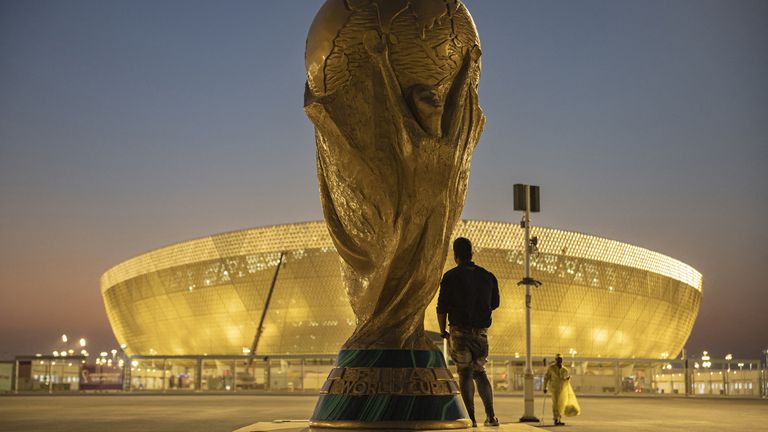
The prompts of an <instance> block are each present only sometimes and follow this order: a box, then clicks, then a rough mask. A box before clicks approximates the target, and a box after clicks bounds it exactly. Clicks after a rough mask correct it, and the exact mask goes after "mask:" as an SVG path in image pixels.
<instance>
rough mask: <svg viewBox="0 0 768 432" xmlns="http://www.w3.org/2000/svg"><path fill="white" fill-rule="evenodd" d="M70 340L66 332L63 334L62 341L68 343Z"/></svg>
mask: <svg viewBox="0 0 768 432" xmlns="http://www.w3.org/2000/svg"><path fill="white" fill-rule="evenodd" d="M68 340H69V339H68V338H67V335H65V334H63V335H61V341H62V342H64V343H67V341H68Z"/></svg>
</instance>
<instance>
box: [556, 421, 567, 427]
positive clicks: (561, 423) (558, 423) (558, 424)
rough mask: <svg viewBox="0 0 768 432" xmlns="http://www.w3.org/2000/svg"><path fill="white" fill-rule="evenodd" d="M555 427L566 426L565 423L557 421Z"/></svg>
mask: <svg viewBox="0 0 768 432" xmlns="http://www.w3.org/2000/svg"><path fill="white" fill-rule="evenodd" d="M555 426H565V423H563V422H561V421H560V420H555Z"/></svg>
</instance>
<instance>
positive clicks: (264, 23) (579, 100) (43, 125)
mask: <svg viewBox="0 0 768 432" xmlns="http://www.w3.org/2000/svg"><path fill="white" fill-rule="evenodd" d="M321 3H322V2H321V1H318V0H313V1H309V0H302V1H300V0H290V1H286V0H284V1H272V2H267V1H245V0H244V1H234V0H226V1H215V2H214V1H180V0H166V1H163V2H155V1H103V0H98V1H97V0H93V1H83V0H70V1H67V2H60V1H52V0H45V1H43V0H24V1H17V0H0V298H2V301H0V357H7V356H10V355H12V354H16V353H20V352H33V351H39V350H41V349H45V347H46V345H47V344H49V342H48V341H49V340H50V343H54V342H55V340H56V339H57V338H58V336H59V334H60V333H61V331H68V332H69V333H71V334H83V335H89V337H91V338H92V339H94V340H95V341H96V343H100V344H102V345H104V347H105V348H107V347H108V345H110V344H112V343H113V342H112V340H111V338H112V336H111V331H110V329H109V326H108V323H107V321H106V316H105V314H104V312H103V305H102V302H101V298H100V294H99V289H98V278H99V276H100V275H101V273H102V272H103V271H104V270H106V269H107V268H109V267H110V266H112V265H114V264H116V263H117V262H119V261H122V260H124V259H126V258H128V257H130V256H133V255H136V254H138V253H141V252H143V251H146V250H149V249H154V248H156V247H158V246H162V245H165V244H168V243H173V242H177V241H182V240H185V239H189V238H192V237H198V236H202V235H206V234H210V233H215V232H221V231H228V230H234V229H240V228H247V227H254V226H260V225H268V224H274V223H285V222H297V221H305V220H318V219H321V218H322V214H321V210H320V205H319V199H318V194H317V180H316V175H315V165H314V142H313V135H312V128H311V124H310V123H309V121H308V120H307V119H306V117H305V116H304V113H303V111H302V97H303V90H304V63H303V51H304V44H305V38H306V32H307V30H308V28H309V24H310V23H311V20H312V18H313V16H314V14H315V12H316V11H317V9H318V8H319V7H320V4H321ZM465 3H466V5H467V6H468V7H469V9H470V11H471V12H472V14H473V16H474V18H475V21H476V23H477V26H478V29H479V32H480V36H481V40H482V44H483V77H482V80H481V84H480V97H481V100H480V101H481V105H482V106H483V108H484V110H485V113H486V115H487V117H488V123H487V126H486V130H485V134H484V135H483V137H482V139H481V141H480V143H479V145H478V147H477V150H476V152H475V156H474V160H473V164H472V176H471V179H470V186H469V193H468V197H467V204H466V207H465V210H464V214H463V217H465V218H476V219H491V220H506V221H517V220H518V218H519V215H517V214H514V212H513V211H512V208H511V207H512V205H511V195H512V184H514V183H521V182H526V183H533V184H539V185H541V187H542V213H540V214H537V215H536V219H535V220H534V222H535V223H537V224H540V225H546V226H551V227H558V228H563V229H569V230H575V231H582V232H588V233H591V234H596V235H600V236H604V237H609V238H614V239H618V240H622V241H626V242H629V243H633V244H637V245H640V246H644V247H647V248H649V249H652V250H656V251H659V252H662V253H665V254H667V255H670V256H672V257H675V258H677V259H680V260H681V261H684V262H686V263H688V264H690V265H692V266H694V267H695V268H696V269H698V270H699V271H701V272H702V273H703V274H704V278H705V288H704V296H703V303H702V308H701V312H700V315H699V318H698V321H697V324H696V326H695V328H694V331H693V334H692V336H691V339H690V340H689V344H688V346H689V351H692V352H697V351H701V350H702V349H708V350H710V351H712V352H714V353H715V354H716V355H718V354H720V355H722V354H724V353H725V352H734V354H737V355H742V356H750V357H756V356H757V355H759V352H760V350H761V349H765V348H768V339H766V337H765V331H764V328H765V318H764V317H765V313H766V312H765V308H766V304H768V294H766V293H767V292H768V290H766V286H765V285H766V284H765V276H764V275H763V273H762V271H761V270H762V266H763V265H765V264H764V263H765V261H766V259H768V228H767V225H766V223H765V221H766V220H768V200H767V199H766V190H767V189H766V186H768V174H766V172H768V170H766V169H765V166H766V165H768V79H766V77H768V50H766V49H765V47H766V46H768V3H766V2H765V1H760V0H756V1H750V0H739V1H728V0H717V1H714V0H674V1H668V0H648V1H642V2H639V1H626V0H619V1H615V0H611V1H609V0H603V1H596V0H585V1H579V2H573V1H565V0H561V1H554V0H526V1H512V0H466V1H465ZM43 317H45V318H46V319H43Z"/></svg>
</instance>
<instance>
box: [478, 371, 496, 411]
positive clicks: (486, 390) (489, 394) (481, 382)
mask: <svg viewBox="0 0 768 432" xmlns="http://www.w3.org/2000/svg"><path fill="white" fill-rule="evenodd" d="M473 378H474V379H475V383H476V384H477V393H478V394H480V399H482V401H483V406H485V415H486V417H487V419H488V420H495V419H496V413H495V412H494V410H493V388H492V387H491V382H490V381H489V380H488V375H487V374H486V373H485V369H481V370H475V371H474V372H473Z"/></svg>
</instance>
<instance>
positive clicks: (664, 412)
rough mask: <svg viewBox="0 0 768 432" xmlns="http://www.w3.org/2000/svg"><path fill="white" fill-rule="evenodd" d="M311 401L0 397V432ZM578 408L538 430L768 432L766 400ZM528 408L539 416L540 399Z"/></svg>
mask: <svg viewBox="0 0 768 432" xmlns="http://www.w3.org/2000/svg"><path fill="white" fill-rule="evenodd" d="M316 400H317V398H316V396H315V395H290V396H282V395H199V394H189V395H135V394H130V395H126V394H120V395H106V396H99V395H86V396H0V432H24V431H30V432H103V431H105V430H108V431H110V432H135V431H142V432H174V431H180V432H181V431H183V432H219V431H220V432H232V431H234V430H237V429H239V428H243V427H246V426H248V425H253V424H254V423H256V422H272V421H273V420H275V419H293V420H306V419H307V418H309V416H310V415H311V413H312V410H313V408H314V406H315V401H316ZM579 402H580V404H581V409H582V415H581V416H579V417H575V418H572V419H571V418H566V419H565V421H566V423H567V426H565V427H553V426H551V425H552V419H551V416H548V415H545V417H544V420H545V422H546V423H545V424H546V425H549V426H546V425H545V426H544V427H543V428H540V429H542V430H543V431H552V432H555V431H558V432H562V431H578V432H615V431H630V432H651V431H653V432H680V431H696V432H736V431H739V432H741V431H766V432H768V401H767V400H728V399H685V398H642V397H639V398H635V397H624V398H608V397H583V398H581V399H580V400H579ZM536 406H537V411H540V410H541V399H537V403H536ZM547 406H548V407H549V404H547ZM481 407H482V405H481V403H480V400H479V399H478V400H477V401H476V409H478V410H479V411H480V412H482V408H481ZM522 408H523V404H522V399H521V397H519V396H518V397H509V396H500V397H497V398H496V411H497V413H498V416H499V419H500V420H501V421H502V423H509V422H514V421H516V419H517V418H519V417H520V415H521V413H522ZM536 415H541V413H540V412H537V413H536ZM287 426H291V427H293V428H294V429H297V428H298V429H299V430H300V429H303V428H304V424H298V423H294V424H286V427H287ZM531 426H538V425H531ZM528 430H530V429H528ZM476 431H477V429H476ZM285 432H290V431H288V430H286V431H285ZM498 432H501V431H498Z"/></svg>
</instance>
